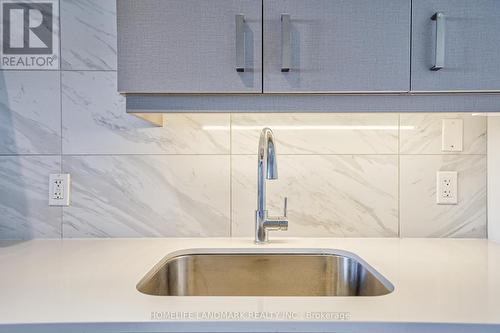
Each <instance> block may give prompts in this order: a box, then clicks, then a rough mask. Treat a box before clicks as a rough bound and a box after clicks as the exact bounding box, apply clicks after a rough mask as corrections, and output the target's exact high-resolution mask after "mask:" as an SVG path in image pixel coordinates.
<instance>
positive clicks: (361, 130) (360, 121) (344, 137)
mask: <svg viewBox="0 0 500 333" xmlns="http://www.w3.org/2000/svg"><path fill="white" fill-rule="evenodd" d="M231 126H232V153H233V154H254V153H256V151H257V144H258V142H259V134H260V131H261V130H262V128H263V127H266V126H267V127H270V128H271V129H272V130H273V131H274V134H275V136H276V142H277V143H278V149H279V153H280V154H395V153H397V149H398V115H397V114H395V113H387V114H382V113H378V114H374V113H372V114H333V113H330V114H311V113H310V114H305V113H304V114H293V113H290V114H272V113H269V114H233V115H232V122H231Z"/></svg>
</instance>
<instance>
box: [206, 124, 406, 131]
mask: <svg viewBox="0 0 500 333" xmlns="http://www.w3.org/2000/svg"><path fill="white" fill-rule="evenodd" d="M264 127H269V128H271V129H273V130H279V131H282V130H285V131H286V130H290V131H296V130H298V131H301V130H308V131H311V130H313V131H317V130H319V131H321V130H327V131H397V130H398V129H400V130H414V129H415V126H394V125H248V126H244V125H233V126H231V127H229V126H218V125H205V126H203V127H202V129H203V130H205V131H229V130H230V129H233V130H237V131H253V130H260V129H262V128H264Z"/></svg>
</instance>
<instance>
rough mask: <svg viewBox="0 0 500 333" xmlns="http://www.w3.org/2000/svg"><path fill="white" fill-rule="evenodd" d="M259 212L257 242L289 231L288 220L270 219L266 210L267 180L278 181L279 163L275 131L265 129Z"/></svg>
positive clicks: (261, 145)
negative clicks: (275, 231) (272, 233)
mask: <svg viewBox="0 0 500 333" xmlns="http://www.w3.org/2000/svg"><path fill="white" fill-rule="evenodd" d="M257 163H258V164H257V210H256V211H255V242H256V243H257V244H262V243H266V242H268V231H270V230H287V229H288V219H287V218H286V198H285V213H284V215H283V216H279V217H270V216H268V213H267V209H266V179H269V180H272V179H278V163H277V159H276V144H275V140H274V134H273V131H272V130H271V129H270V128H267V127H266V128H264V129H263V130H262V132H261V133H260V139H259V150H258V162H257Z"/></svg>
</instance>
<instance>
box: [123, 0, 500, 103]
mask: <svg viewBox="0 0 500 333" xmlns="http://www.w3.org/2000/svg"><path fill="white" fill-rule="evenodd" d="M117 12H118V88H119V91H120V92H123V93H162V94H168V93H192V94H202V93H223V94H225V93H363V94H364V93H402V92H408V91H411V92H449V91H500V56H499V55H500V0H474V1H472V0H413V1H411V0H117ZM410 40H411V43H412V45H410ZM410 50H411V51H410ZM410 53H411V56H410ZM410 60H411V64H410ZM410 73H411V75H410Z"/></svg>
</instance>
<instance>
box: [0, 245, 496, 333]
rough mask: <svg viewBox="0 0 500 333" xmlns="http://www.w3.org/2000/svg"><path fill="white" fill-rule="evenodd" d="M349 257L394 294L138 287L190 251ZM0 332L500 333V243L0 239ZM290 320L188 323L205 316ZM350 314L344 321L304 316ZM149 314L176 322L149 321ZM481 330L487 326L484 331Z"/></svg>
mask: <svg viewBox="0 0 500 333" xmlns="http://www.w3.org/2000/svg"><path fill="white" fill-rule="evenodd" d="M257 247H258V248H259V249H262V248H307V249H310V248H322V249H338V250H344V251H350V252H353V253H355V254H356V255H358V256H359V257H361V258H362V259H364V260H365V261H366V262H367V263H368V264H370V265H371V266H372V267H373V268H375V269H376V270H377V271H378V272H380V273H381V274H382V275H383V276H385V277H386V278H387V279H388V280H389V281H391V282H392V284H394V286H395V290H394V291H393V292H392V293H391V294H388V295H385V296H377V297H319V298H314V297H162V296H148V295H144V294H141V293H139V292H138V291H137V290H136V289H135V285H136V284H137V282H138V281H139V280H140V279H141V278H142V277H143V276H144V275H145V274H146V273H147V272H148V271H149V270H150V269H151V268H152V267H153V266H154V265H155V264H156V263H157V262H158V261H160V260H161V259H162V258H163V257H164V256H166V255H167V254H169V253H171V252H174V251H178V250H184V249H190V248H191V249H194V248H257ZM0 268H1V274H0V332H4V331H5V332H9V333H11V332H26V331H29V332H54V331H55V330H56V328H55V326H57V329H58V331H61V330H62V329H65V330H67V331H68V332H69V331H72V332H73V331H75V332H111V331H112V332H116V331H119V332H130V331H138V332H145V331H148V332H160V331H163V332H167V331H179V332H181V331H182V332H187V331H190V332H193V331H211V332H215V331H217V332H230V331H233V332H234V331H247V332H257V331H259V332H264V331H273V332H276V331H309V332H313V331H325V330H327V331H335V330H340V331H342V332H365V331H366V332H378V331H380V332H382V331H383V332H399V330H401V329H402V328H403V327H404V332H418V331H421V330H422V329H423V328H425V331H426V332H429V331H436V332H448V331H449V332H455V331H456V329H457V326H455V324H460V329H461V331H460V332H500V244H497V243H493V242H490V241H487V240H469V239H386V238H378V239H374V238H356V239H354V238H342V239H337V238H320V239H296V238H292V239H290V238H286V239H285V238H279V239H276V238H275V239H274V240H273V241H272V243H270V244H268V245H264V246H262V245H261V246H257V245H254V244H253V241H252V240H251V239H241V238H233V239H229V238H197V239H195V238H190V239H182V238H176V239H174V238H163V239H151V238H149V239H89V240H33V241H26V242H6V241H4V242H0ZM215 312H231V313H244V314H248V313H258V314H262V313H276V312H281V313H283V312H287V313H294V314H295V315H296V317H295V318H293V319H290V318H288V319H276V318H277V317H276V318H272V319H269V320H250V319H248V317H246V319H245V320H231V321H228V320H227V319H221V321H223V323H221V322H214V321H213V320H211V322H207V321H206V320H203V319H200V318H198V319H193V317H192V316H196V314H198V315H199V314H200V313H215ZM311 312H314V313H323V314H331V313H333V312H341V313H348V314H349V319H348V320H332V319H327V318H315V319H313V318H309V317H308V316H309V315H310V313H311ZM152 313H162V314H163V315H164V316H165V315H168V316H173V317H175V318H170V319H166V318H165V317H164V318H162V320H156V319H152ZM477 324H484V326H481V327H478V326H476V325H477Z"/></svg>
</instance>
